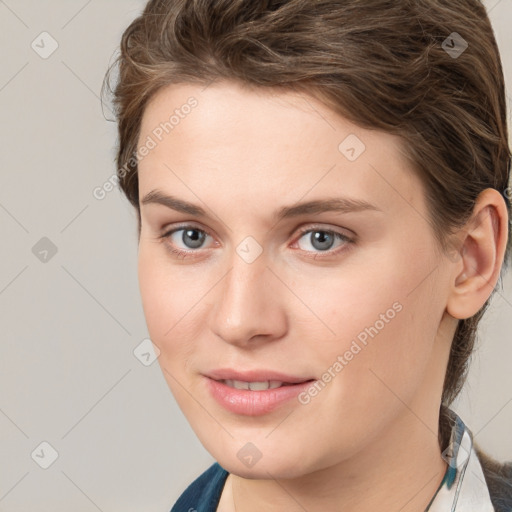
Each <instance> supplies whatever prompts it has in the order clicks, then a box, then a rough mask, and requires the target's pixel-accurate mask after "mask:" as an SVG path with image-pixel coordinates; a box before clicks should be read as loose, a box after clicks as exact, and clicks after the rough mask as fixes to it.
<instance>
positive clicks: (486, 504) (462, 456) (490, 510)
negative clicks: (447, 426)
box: [425, 411, 494, 512]
mask: <svg viewBox="0 0 512 512" xmlns="http://www.w3.org/2000/svg"><path fill="white" fill-rule="evenodd" d="M450 413H451V416H452V419H453V422H454V425H453V428H452V433H451V438H450V444H449V445H448V448H447V449H446V450H445V451H444V452H443V454H442V455H443V458H444V460H445V461H446V462H447V463H448V468H447V470H446V474H445V476H444V479H443V481H442V482H441V485H440V486H439V489H438V490H437V492H436V494H435V495H434V497H433V498H432V501H431V502H430V504H429V506H428V507H427V509H426V511H425V512H474V511H475V510H478V512H494V507H493V506H492V503H491V498H490V495H489V489H488V488H487V483H486V481H485V477H484V473H483V471H482V466H481V464H480V461H479V460H478V457H477V455H476V452H475V449H474V447H473V435H472V434H471V432H470V431H469V429H468V428H467V427H466V425H465V424H464V422H463V421H462V420H461V419H460V418H459V416H457V414H455V413H454V412H453V411H450Z"/></svg>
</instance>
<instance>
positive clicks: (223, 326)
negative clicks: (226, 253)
mask: <svg viewBox="0 0 512 512" xmlns="http://www.w3.org/2000/svg"><path fill="white" fill-rule="evenodd" d="M274 272H275V271H274ZM280 288H281V289H280ZM282 288H284V287H283V284H282V283H281V282H280V281H279V280H278V279H277V278H276V276H275V275H274V273H273V271H271V270H270V269H269V268H268V267H267V261H266V259H265V258H264V257H263V255H261V256H260V257H259V258H258V259H256V261H253V262H252V263H247V262H246V261H244V260H243V259H242V258H240V257H239V256H238V255H237V254H235V255H234V257H233V260H232V267H231V270H230V271H229V272H228V273H227V274H226V276H225V277H224V279H223V280H222V281H221V283H220V284H219V287H218V290H217V300H216V301H215V306H214V308H213V312H212V318H211V322H212V324H211V329H212V331H213V332H214V334H216V335H217V336H219V337H220V338H222V339H223V340H224V341H225V342H227V343H231V344H233V345H237V346H240V347H247V346H248V345H251V346H253V345H254V344H255V342H256V339H259V341H260V342H263V341H264V340H266V341H270V340H273V339H278V338H281V337H282V336H283V335H284V334H285V332H286V329H287V315H286V308H285V306H284V303H283V302H282V301H281V298H283V299H284V300H286V297H284V296H283V290H282Z"/></svg>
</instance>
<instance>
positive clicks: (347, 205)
mask: <svg viewBox="0 0 512 512" xmlns="http://www.w3.org/2000/svg"><path fill="white" fill-rule="evenodd" d="M147 204H161V205H163V206H166V207H167V208H170V209H172V210H176V211H177V212H181V213H187V214H189V215H194V216H197V217H208V214H207V213H206V210H204V209H203V208H201V207H200V206H197V205H195V204H192V203H189V202H187V201H183V200H182V199H178V198H177V197H174V196H170V195H167V194H164V193H163V192H162V191H161V190H158V189H155V190H151V192H149V193H148V194H146V195H145V196H144V198H143V199H142V200H141V205H147ZM372 210H373V211H382V210H381V209H380V208H378V207H377V206H375V205H373V204H371V203H368V202H367V201H364V200H362V199H351V198H347V197H338V198H330V199H319V200H314V201H307V202H302V203H298V204H295V205H292V206H283V207H282V208H280V209H279V210H277V211H276V212H275V213H274V216H273V217H274V220H275V221H276V222H277V221H280V220H283V219H288V218H292V217H298V216H300V215H308V214H315V213H324V212H338V213H350V212H361V211H372Z"/></svg>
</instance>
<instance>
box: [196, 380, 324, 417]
mask: <svg viewBox="0 0 512 512" xmlns="http://www.w3.org/2000/svg"><path fill="white" fill-rule="evenodd" d="M267 375H268V373H267ZM204 377H205V384H206V389H207V391H208V394H209V395H210V397H211V398H213V399H214V400H215V401H216V402H217V403H218V404H219V405H221V406H222V407H223V408H224V409H226V410H227V411H229V412H231V413H235V414H237V415H241V416H261V415H265V414H268V413H270V412H272V411H274V410H276V409H278V408H279V407H281V406H284V405H285V404H286V403H288V404H293V403H295V407H297V406H299V405H301V404H302V402H300V401H299V400H298V399H297V397H298V396H299V395H300V394H301V393H304V392H306V390H307V389H308V387H309V386H310V385H313V384H312V382H314V381H315V380H316V379H313V378H311V379H303V378H299V377H291V378H290V377H285V378H284V379H282V380H277V379H268V380H267V379H262V378H261V377H260V378H259V379H258V380H252V379H254V377H252V378H251V380H242V379H239V378H238V379H233V378H216V379H213V378H212V377H210V376H206V375H204ZM291 380H294V381H295V382H291Z"/></svg>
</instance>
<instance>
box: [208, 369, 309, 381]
mask: <svg viewBox="0 0 512 512" xmlns="http://www.w3.org/2000/svg"><path fill="white" fill-rule="evenodd" d="M204 375H205V376H206V377H209V378H210V379H213V380H216V381H235V380H236V381H243V382H266V381H278V382H281V383H283V384H285V385H290V384H300V383H302V382H307V381H310V380H314V379H315V377H313V376H303V377H302V376H298V375H289V374H286V373H282V372H277V371H274V370H269V369H260V370H246V371H238V370H233V369H231V368H219V369H216V370H212V371H209V372H208V373H205V374H204Z"/></svg>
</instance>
